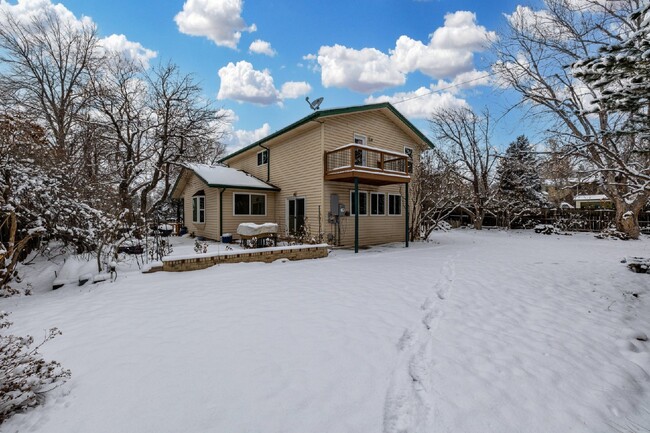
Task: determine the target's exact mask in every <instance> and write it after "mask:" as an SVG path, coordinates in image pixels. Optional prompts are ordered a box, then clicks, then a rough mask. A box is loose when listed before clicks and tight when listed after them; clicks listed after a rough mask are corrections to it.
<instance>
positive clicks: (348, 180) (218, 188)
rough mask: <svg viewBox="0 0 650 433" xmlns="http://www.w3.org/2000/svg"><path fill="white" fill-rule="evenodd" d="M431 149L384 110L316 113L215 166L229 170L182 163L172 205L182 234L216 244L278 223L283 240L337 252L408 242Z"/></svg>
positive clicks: (417, 133) (386, 107)
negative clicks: (416, 170)
mask: <svg viewBox="0 0 650 433" xmlns="http://www.w3.org/2000/svg"><path fill="white" fill-rule="evenodd" d="M430 147H433V144H432V143H431V141H430V140H429V139H428V138H426V137H425V136H424V134H422V133H421V132H420V131H419V130H418V129H417V128H416V127H415V126H414V125H413V124H412V123H411V122H409V121H408V120H407V119H406V118H404V116H402V115H401V114H400V113H399V112H398V111H397V110H396V109H395V108H394V107H393V106H392V105H391V104H389V103H381V104H372V105H363V106H356V107H347V108H339V109H330V110H322V111H315V112H314V113H312V114H310V115H309V116H307V117H304V118H303V119H301V120H299V121H297V122H295V123H293V124H291V125H289V126H287V127H285V128H283V129H281V130H279V131H277V132H275V133H273V134H271V135H269V136H268V137H266V138H264V139H262V140H259V141H258V142H256V143H253V144H251V145H250V146H247V147H245V148H243V149H241V150H239V151H237V152H235V153H233V154H231V155H228V156H226V157H225V158H223V159H222V160H221V161H219V162H220V163H222V164H227V165H228V167H225V166H212V167H211V166H206V165H198V164H194V165H187V166H186V168H185V169H183V171H182V173H181V175H180V176H179V179H178V181H177V183H176V185H175V186H174V189H173V191H172V197H173V198H177V199H179V198H182V199H183V200H184V211H185V212H184V214H185V225H186V226H187V227H188V231H189V232H190V233H194V234H196V235H197V236H205V237H207V238H212V239H219V238H220V236H221V235H222V234H224V233H231V234H234V235H235V238H236V237H237V236H236V231H237V226H238V225H239V224H240V223H243V222H253V223H258V224H261V223H265V222H275V223H278V224H279V226H280V235H281V236H288V235H296V236H303V237H304V236H307V237H310V238H313V239H315V240H317V241H320V240H321V239H322V241H324V242H329V243H330V244H335V245H345V246H351V245H357V246H358V245H373V244H380V243H385V242H396V241H406V239H405V236H406V233H407V232H408V212H409V211H412V209H411V208H412V204H410V203H409V204H408V205H407V203H408V191H407V190H408V188H407V186H408V184H409V182H410V181H411V179H412V170H413V167H414V166H417V163H418V161H419V157H420V153H421V152H422V151H424V150H426V149H428V148H430ZM355 185H356V188H357V189H356V190H355ZM355 191H356V192H355ZM355 197H357V200H358V205H357V204H356V200H355ZM357 208H358V209H359V212H357ZM357 214H358V215H357ZM319 233H320V234H321V235H322V238H320V239H319ZM355 238H356V242H355Z"/></svg>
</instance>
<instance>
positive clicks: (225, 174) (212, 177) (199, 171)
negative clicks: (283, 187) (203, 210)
mask: <svg viewBox="0 0 650 433" xmlns="http://www.w3.org/2000/svg"><path fill="white" fill-rule="evenodd" d="M184 166H185V168H187V169H188V170H192V171H193V172H194V173H196V175H197V176H199V177H200V178H201V179H203V181H205V183H207V184H208V185H209V186H229V187H240V188H253V189H271V190H277V189H278V188H276V187H274V186H273V185H269V184H268V183H266V182H263V181H261V180H259V179H258V178H256V177H255V176H252V175H250V174H248V173H245V172H243V171H241V170H237V169H234V168H230V167H226V166H225V165H208V164H189V163H188V164H185V165H184Z"/></svg>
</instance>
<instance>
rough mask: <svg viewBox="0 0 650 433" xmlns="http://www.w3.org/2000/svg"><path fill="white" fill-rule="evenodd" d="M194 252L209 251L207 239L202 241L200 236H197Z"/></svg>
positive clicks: (202, 252) (203, 252)
mask: <svg viewBox="0 0 650 433" xmlns="http://www.w3.org/2000/svg"><path fill="white" fill-rule="evenodd" d="M194 252H195V253H197V254H205V253H207V252H208V243H207V242H205V241H200V240H199V238H196V240H195V241H194Z"/></svg>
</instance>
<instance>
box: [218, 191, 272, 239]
mask: <svg viewBox="0 0 650 433" xmlns="http://www.w3.org/2000/svg"><path fill="white" fill-rule="evenodd" d="M235 193H237V194H261V195H265V196H266V215H234V211H233V208H234V195H235ZM276 194H277V193H276V192H274V191H252V190H243V189H234V188H233V189H226V190H225V191H224V193H223V232H224V233H230V234H232V235H233V237H234V238H235V239H239V236H238V235H237V227H239V224H241V223H255V224H264V223H277V222H278V221H277V220H276V219H275V213H276V212H275V195H276Z"/></svg>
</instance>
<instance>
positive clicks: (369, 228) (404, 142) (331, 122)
mask: <svg viewBox="0 0 650 433" xmlns="http://www.w3.org/2000/svg"><path fill="white" fill-rule="evenodd" d="M354 134H360V135H364V136H366V138H367V145H368V146H372V147H377V148H380V149H384V150H391V151H394V152H404V147H410V148H412V149H413V159H414V161H413V164H414V165H415V164H417V161H418V158H419V153H420V151H421V150H422V147H421V146H420V145H418V144H417V143H416V142H414V141H413V140H412V139H411V137H410V136H409V135H408V134H406V133H405V132H404V131H403V130H402V129H401V128H399V127H398V126H397V125H395V123H393V122H392V121H391V120H390V119H388V118H387V117H386V116H385V115H384V114H383V113H381V112H379V111H370V112H361V113H355V114H353V115H347V116H339V117H335V118H328V119H327V120H326V122H325V151H332V150H334V149H336V148H337V147H339V146H342V145H344V144H348V143H352V142H354ZM361 182H363V181H361ZM350 191H354V184H353V183H343V182H325V184H324V191H323V193H324V196H325V197H324V201H325V203H326V206H327V209H325V211H324V215H325V223H326V226H325V227H326V230H325V233H326V236H325V239H327V235H329V234H334V230H335V226H334V225H333V224H328V223H327V219H326V217H327V212H329V210H330V209H329V203H330V195H331V194H338V196H339V203H343V204H345V209H346V211H348V212H350V211H351V209H352V203H351V202H350ZM359 191H366V192H368V215H359V243H360V245H377V244H382V243H387V242H402V241H404V231H405V218H406V216H405V212H404V202H403V201H402V215H400V216H392V215H391V216H389V215H388V195H386V198H385V200H386V201H385V215H384V216H378V215H370V194H369V193H370V192H382V193H384V194H388V193H391V194H400V195H401V196H402V200H403V199H404V184H397V185H387V186H381V187H377V186H372V185H364V184H363V183H360V184H359ZM410 205H412V203H410ZM340 221H341V245H344V246H351V245H354V216H353V215H350V216H347V217H345V216H344V217H341V219H340Z"/></svg>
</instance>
